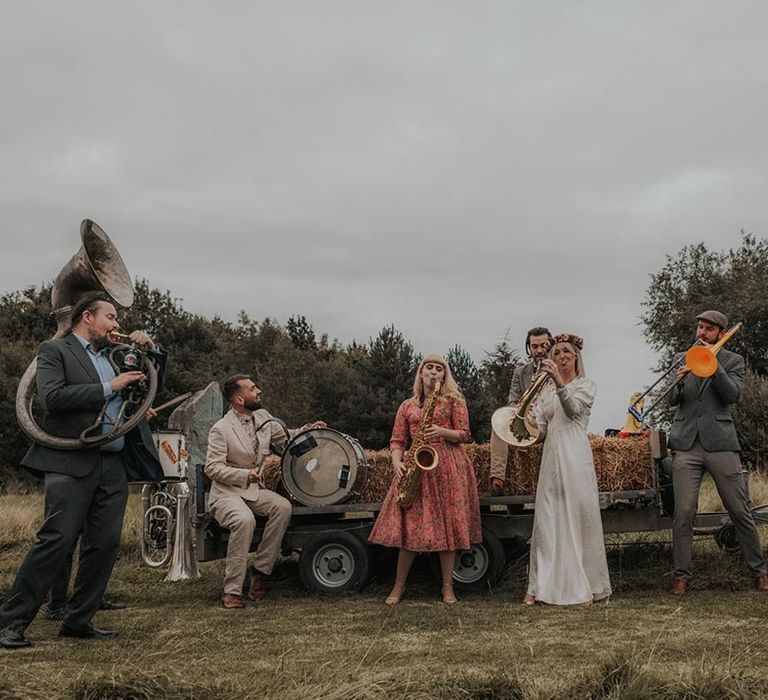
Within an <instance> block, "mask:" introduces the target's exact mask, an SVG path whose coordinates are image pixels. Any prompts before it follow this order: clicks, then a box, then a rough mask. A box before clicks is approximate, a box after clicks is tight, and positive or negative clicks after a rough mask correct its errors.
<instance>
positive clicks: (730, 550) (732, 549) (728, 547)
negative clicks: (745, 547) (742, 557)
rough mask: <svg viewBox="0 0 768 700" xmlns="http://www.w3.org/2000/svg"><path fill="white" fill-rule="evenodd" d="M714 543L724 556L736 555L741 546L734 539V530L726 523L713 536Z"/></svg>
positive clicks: (735, 538)
mask: <svg viewBox="0 0 768 700" xmlns="http://www.w3.org/2000/svg"><path fill="white" fill-rule="evenodd" d="M714 537H715V542H716V543H717V546H718V547H720V549H722V550H723V551H724V552H725V553H726V554H738V553H739V552H740V551H741V545H740V544H739V540H738V538H737V537H736V528H735V527H734V526H733V525H732V524H731V523H728V524H726V525H723V526H722V527H721V528H720V529H719V530H718V531H717V532H715V534H714Z"/></svg>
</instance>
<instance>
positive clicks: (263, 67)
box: [0, 0, 768, 431]
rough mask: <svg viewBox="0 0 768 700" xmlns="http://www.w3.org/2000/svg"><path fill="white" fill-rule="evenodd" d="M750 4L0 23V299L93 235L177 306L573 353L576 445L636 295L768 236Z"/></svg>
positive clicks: (157, 10)
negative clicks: (578, 423) (681, 265)
mask: <svg viewBox="0 0 768 700" xmlns="http://www.w3.org/2000/svg"><path fill="white" fill-rule="evenodd" d="M766 26H768V5H766V4H765V3H764V2H743V3H740V2H736V3H723V2H706V1H701V0H696V1H695V2H694V1H693V0H691V1H690V2H674V1H666V0H665V1H664V2H660V1H657V2H653V1H651V0H642V1H637V2H632V1H629V0H626V1H623V2H616V1H615V0H605V1H604V2H578V3H576V2H568V1H566V0H562V1H561V2H545V1H538V0H537V1H536V2H533V1H530V2H514V1H512V0H503V1H498V2H482V1H480V0H478V1H477V2H449V1H446V0H440V1H434V2H419V1H418V0H408V1H407V2H392V1H390V2H365V1H362V0H354V1H352V0H350V1H349V2H318V1H305V2H289V1H286V2H253V1H251V2H217V3H213V2H192V1H186V2H163V3H157V2H131V3H114V2H104V1H103V0H99V1H98V2H96V1H94V2H82V1H78V0H68V2H66V3H63V2H35V3H30V2H26V1H24V2H16V1H12V0H4V2H3V3H2V4H1V5H0V76H2V87H3V108H2V110H0V183H2V184H0V211H1V212H2V216H0V231H2V249H3V252H2V258H1V259H0V291H3V292H5V291H11V290H16V289H20V288H22V287H24V286H26V285H29V284H36V283H40V282H42V281H49V280H51V279H52V278H53V277H54V276H55V274H56V273H57V272H58V270H59V269H60V268H61V266H62V264H63V263H64V262H65V261H66V260H67V259H68V258H69V257H70V256H71V255H72V254H73V253H74V252H75V250H76V249H77V248H78V246H79V238H78V231H79V222H80V220H81V219H82V218H84V217H90V218H93V219H94V220H96V221H97V222H98V223H99V224H100V225H101V226H102V227H103V228H104V229H105V230H106V231H107V232H108V233H109V234H110V236H111V237H112V238H113V240H114V241H115V242H116V244H117V246H118V248H119V249H120V251H121V253H122V254H123V257H124V259H125V261H126V263H127V265H128V268H129V270H130V272H131V274H132V275H134V276H138V277H146V278H148V279H149V280H150V282H151V283H152V284H153V285H155V286H158V287H160V288H163V289H169V290H171V292H172V293H173V294H174V295H176V296H179V297H181V298H182V299H183V300H184V306H185V308H187V309H188V310H190V311H193V312H198V313H202V314H206V315H212V314H219V315H221V316H223V317H225V318H228V319H234V318H235V316H236V314H237V312H238V311H239V310H240V309H244V310H246V311H247V312H248V314H249V315H250V316H251V317H252V318H256V319H260V318H263V317H265V316H272V317H276V318H278V319H280V320H283V321H284V320H286V319H287V318H288V317H289V316H291V315H292V314H304V315H306V316H307V318H308V319H309V320H310V321H311V322H312V324H313V325H314V327H315V329H316V330H317V331H318V332H321V333H322V332H325V333H328V334H329V335H330V336H332V337H336V338H338V339H340V340H341V341H343V342H349V341H351V340H352V339H353V338H354V339H357V340H358V341H366V340H367V339H368V338H369V337H371V336H373V335H375V334H376V333H377V332H378V330H379V329H380V328H381V327H382V326H384V325H386V324H390V323H394V324H395V325H396V326H397V327H398V328H399V329H400V330H401V331H402V332H403V333H404V335H405V336H406V337H407V338H409V339H411V340H412V342H413V343H414V345H415V347H416V349H417V350H418V351H419V352H422V353H427V352H432V351H440V352H444V351H446V350H447V349H448V348H449V347H451V346H453V345H455V344H457V343H458V344H460V345H462V346H463V347H465V348H466V349H467V350H468V351H469V352H470V353H471V354H472V356H473V357H474V358H475V359H476V360H477V361H480V360H481V359H482V357H483V352H484V350H487V349H490V348H492V347H493V345H494V344H495V343H496V342H497V341H498V340H500V339H501V338H502V337H503V336H504V334H505V333H506V332H507V331H509V335H510V338H511V339H512V341H513V342H514V344H515V345H516V346H518V347H520V348H522V341H523V338H524V334H525V331H526V329H527V328H528V327H530V326H531V325H535V324H539V323H543V324H546V325H549V326H550V327H551V329H552V330H553V331H555V332H557V331H563V330H567V331H573V332H577V333H580V334H581V335H583V336H584V337H585V338H586V347H585V359H586V363H587V369H588V371H589V373H590V374H591V375H592V376H593V377H594V378H595V379H596V381H597V382H598V387H599V393H598V399H597V403H596V405H595V408H594V411H593V419H592V424H591V429H592V430H595V431H601V430H602V429H604V428H606V427H610V426H620V425H621V424H622V423H623V419H624V412H625V410H626V405H627V399H628V397H629V395H630V393H631V392H632V391H633V390H635V389H637V388H641V387H642V386H643V385H644V384H647V383H648V382H649V381H650V379H651V378H652V375H651V373H650V371H649V368H650V367H651V365H653V364H654V362H655V357H654V355H653V354H652V353H651V352H650V350H649V349H648V348H647V347H646V346H645V343H644V341H643V338H642V333H641V328H640V327H639V325H638V324H639V318H638V317H639V314H640V311H641V307H640V302H641V300H642V298H643V296H644V293H645V290H646V289H647V286H648V283H649V274H650V273H652V272H654V271H656V270H658V269H659V268H660V267H661V265H663V263H664V259H665V255H666V254H668V253H675V252H676V251H678V250H679V249H680V248H681V247H682V246H683V245H686V244H688V243H695V242H698V241H704V242H705V243H706V244H707V245H709V246H711V247H713V248H716V249H720V248H727V247H730V246H735V245H738V243H739V240H740V238H739V229H741V228H744V229H747V230H748V231H752V232H754V233H756V234H758V235H765V234H766V232H767V231H768V198H766V191H768V182H766V179H767V176H766V172H768V170H767V167H766V166H767V165H768V163H767V162H766V161H767V160H768V158H767V157H766V144H767V143H768V139H767V138H766V135H765V133H766V123H767V121H768V120H767V119H766V117H767V116H768V109H767V108H768V67H767V66H768V64H767V63H766V50H765V27H766Z"/></svg>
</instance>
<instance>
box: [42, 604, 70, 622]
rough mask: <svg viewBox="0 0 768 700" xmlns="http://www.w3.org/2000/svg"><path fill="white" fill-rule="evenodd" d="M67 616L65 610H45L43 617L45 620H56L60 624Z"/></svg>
mask: <svg viewBox="0 0 768 700" xmlns="http://www.w3.org/2000/svg"><path fill="white" fill-rule="evenodd" d="M66 614H67V609H66V608H50V607H49V608H46V609H45V614H44V615H43V617H44V618H45V619H46V620H58V621H59V622H61V621H62V620H63V619H64V616H65V615H66Z"/></svg>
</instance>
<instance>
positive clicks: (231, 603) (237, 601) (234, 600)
mask: <svg viewBox="0 0 768 700" xmlns="http://www.w3.org/2000/svg"><path fill="white" fill-rule="evenodd" d="M221 606H222V607H223V608H224V609H225V610H235V609H237V608H244V607H245V601H244V600H243V596H241V595H236V594H235V593H225V594H224V595H223V596H221Z"/></svg>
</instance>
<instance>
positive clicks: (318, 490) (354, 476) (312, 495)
mask: <svg viewBox="0 0 768 700" xmlns="http://www.w3.org/2000/svg"><path fill="white" fill-rule="evenodd" d="M280 473H281V476H282V480H283V485H284V486H285V489H286V491H288V493H289V494H290V496H291V498H292V499H293V500H294V501H297V502H298V503H301V504H303V505H305V506H330V505H336V504H339V503H344V502H346V501H348V500H350V499H352V498H355V497H356V496H359V495H360V493H361V492H362V490H363V486H364V484H365V479H366V477H367V475H368V463H367V462H366V458H365V451H364V450H363V448H362V447H361V446H360V443H359V442H358V441H357V440H355V438H353V437H350V436H349V435H345V434H344V433H340V432H339V431H338V430H333V429H332V428H313V429H311V430H305V431H304V432H302V433H299V434H298V435H296V436H294V438H293V439H292V440H291V441H290V443H288V445H287V446H286V448H285V452H284V453H283V457H282V460H281V462H280Z"/></svg>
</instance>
